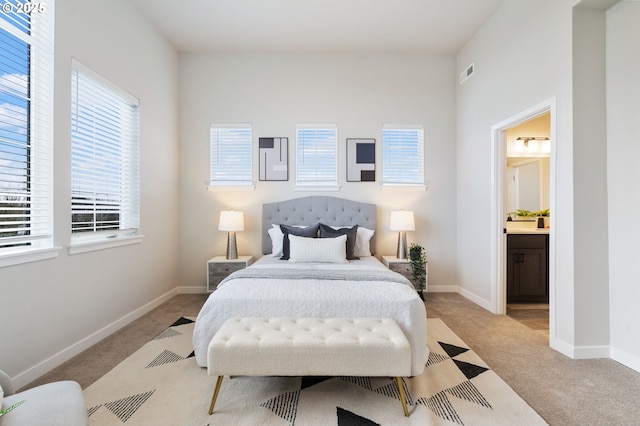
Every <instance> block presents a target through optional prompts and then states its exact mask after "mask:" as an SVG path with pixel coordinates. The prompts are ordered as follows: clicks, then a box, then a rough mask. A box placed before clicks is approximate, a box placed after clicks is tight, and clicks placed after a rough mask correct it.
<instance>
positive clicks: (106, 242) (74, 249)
mask: <svg viewBox="0 0 640 426" xmlns="http://www.w3.org/2000/svg"><path fill="white" fill-rule="evenodd" d="M143 238H144V235H133V236H126V237H116V238H101V239H99V240H87V241H81V242H75V243H73V242H72V243H71V245H70V246H69V254H80V253H86V252H89V251H96V250H105V249H110V248H114V247H120V246H128V245H130V244H139V243H141V242H142V239H143Z"/></svg>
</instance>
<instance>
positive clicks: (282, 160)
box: [258, 138, 289, 180]
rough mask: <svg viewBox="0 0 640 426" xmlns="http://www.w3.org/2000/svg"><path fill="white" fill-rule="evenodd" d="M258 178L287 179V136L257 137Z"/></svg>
mask: <svg viewBox="0 0 640 426" xmlns="http://www.w3.org/2000/svg"><path fill="white" fill-rule="evenodd" d="M258 144H259V148H258V152H259V156H260V180H289V138H259V139H258Z"/></svg>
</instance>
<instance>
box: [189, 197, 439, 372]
mask: <svg viewBox="0 0 640 426" xmlns="http://www.w3.org/2000/svg"><path fill="white" fill-rule="evenodd" d="M280 224H283V225H289V226H296V227H299V228H300V229H303V228H302V227H303V226H308V227H311V226H316V225H318V224H323V225H324V228H323V229H324V230H325V231H327V232H329V231H330V230H329V229H328V228H327V227H331V228H333V229H336V230H340V232H343V231H344V232H345V234H346V231H345V229H346V228H351V227H353V226H354V225H358V228H357V231H356V235H357V237H358V238H357V239H356V240H357V241H355V242H354V241H351V243H352V244H353V249H354V253H352V256H351V257H358V259H351V260H347V261H344V260H343V261H340V259H337V260H335V261H333V259H332V258H333V257H334V255H335V252H337V251H338V250H334V249H332V248H331V247H334V248H335V247H340V248H344V247H345V241H346V240H347V237H348V235H351V236H353V235H354V234H351V233H349V234H347V235H340V236H339V237H336V238H326V239H322V238H319V239H314V240H316V241H310V240H311V239H309V238H302V237H300V236H298V235H296V231H292V232H293V233H292V234H289V235H288V237H289V240H290V241H289V245H290V246H289V254H290V257H291V258H290V260H288V261H287V260H281V258H280V257H281V256H280V254H278V255H277V256H274V255H272V251H274V250H276V251H277V250H279V249H280V247H276V246H277V241H278V239H279V238H282V237H281V235H282V234H279V233H278V231H280V227H279V225H280ZM274 225H276V226H274ZM307 229H309V228H307ZM375 229H376V206H375V205H373V204H367V203H359V202H355V201H352V200H345V199H341V198H336V197H328V196H311V197H302V198H297V199H293V200H287V201H282V202H277V203H268V204H264V205H263V209H262V252H263V254H264V256H263V257H261V258H260V259H259V260H258V261H257V262H255V263H253V264H252V265H251V266H250V267H248V268H246V269H244V270H242V271H237V272H235V273H233V274H232V275H230V276H229V277H228V278H227V279H226V280H225V281H223V282H222V283H221V284H220V285H219V286H218V288H217V290H216V291H215V292H213V293H212V294H211V295H210V296H209V298H208V299H207V301H206V302H205V304H204V305H203V307H202V309H201V311H200V313H199V314H198V317H197V319H196V324H195V328H194V333H193V345H194V351H195V358H196V362H197V363H198V365H200V366H203V367H206V366H207V348H208V345H209V342H210V341H211V339H212V338H213V335H214V334H215V333H216V331H217V330H218V329H219V328H220V327H221V326H222V324H223V323H224V322H225V321H226V320H227V319H229V318H234V317H295V318H302V317H317V318H331V317H335V318H356V317H371V318H393V319H394V320H395V321H396V322H397V323H398V325H399V326H400V328H401V329H402V331H403V332H404V334H405V335H406V336H407V340H409V343H410V345H411V374H412V375H419V374H421V373H422V371H423V369H424V367H425V364H426V361H427V357H428V349H427V346H426V340H427V329H426V327H427V325H426V311H425V306H424V302H423V301H422V300H421V299H420V298H419V297H418V295H417V293H416V291H415V289H414V288H413V286H411V283H410V282H409V281H408V280H406V278H404V277H402V276H401V275H400V274H397V273H395V272H391V271H389V270H388V269H387V268H385V267H384V265H383V264H382V263H381V262H380V261H379V260H377V259H376V258H375V257H374V256H373V255H375V253H376V239H375V233H374V232H373V230H375ZM358 231H359V232H358ZM285 233H286V232H285ZM273 236H275V238H272V237H273ZM321 240H324V241H321ZM274 241H275V242H276V243H274ZM307 244H313V245H312V246H307ZM285 245H286V244H285ZM308 247H312V249H308ZM317 247H324V248H323V249H321V250H320V251H319V252H318V253H319V254H318V253H316V252H315V251H314V250H315V249H316V248H317ZM346 247H347V248H346V251H347V252H348V251H349V245H348V244H347V245H346ZM283 249H284V248H283ZM285 250H286V249H285ZM310 253H311V254H310ZM355 254H359V256H354V255H355ZM347 255H348V254H347ZM309 256H311V257H315V256H328V257H329V258H330V259H329V260H330V261H329V262H322V263H320V262H307V260H309V259H308V258H307V257H309ZM340 256H345V254H341V255H340ZM340 256H338V257H340ZM313 260H315V259H313ZM322 260H326V259H322Z"/></svg>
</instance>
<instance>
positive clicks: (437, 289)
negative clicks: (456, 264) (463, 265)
mask: <svg viewBox="0 0 640 426" xmlns="http://www.w3.org/2000/svg"><path fill="white" fill-rule="evenodd" d="M457 292H458V286H457V285H429V286H427V290H426V293H457Z"/></svg>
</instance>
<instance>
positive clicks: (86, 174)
mask: <svg viewBox="0 0 640 426" xmlns="http://www.w3.org/2000/svg"><path fill="white" fill-rule="evenodd" d="M138 105H139V101H138V99H136V98H134V97H132V96H131V95H129V94H128V93H126V92H124V91H123V90H121V89H119V88H118V87H116V86H114V85H113V84H111V83H110V82H108V81H107V80H105V79H104V78H102V77H101V76H99V75H98V74H96V73H95V72H93V71H91V70H90V69H89V68H87V67H86V66H84V65H82V64H81V63H79V62H77V61H75V60H74V61H73V62H72V76H71V232H72V235H73V240H74V241H75V242H78V241H81V240H86V239H98V240H100V239H102V238H112V237H114V236H122V235H132V234H135V233H136V231H137V229H138V227H139V222H140V213H139V211H140V201H139V198H140V197H139V182H138V181H139V145H140V141H139V107H138Z"/></svg>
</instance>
